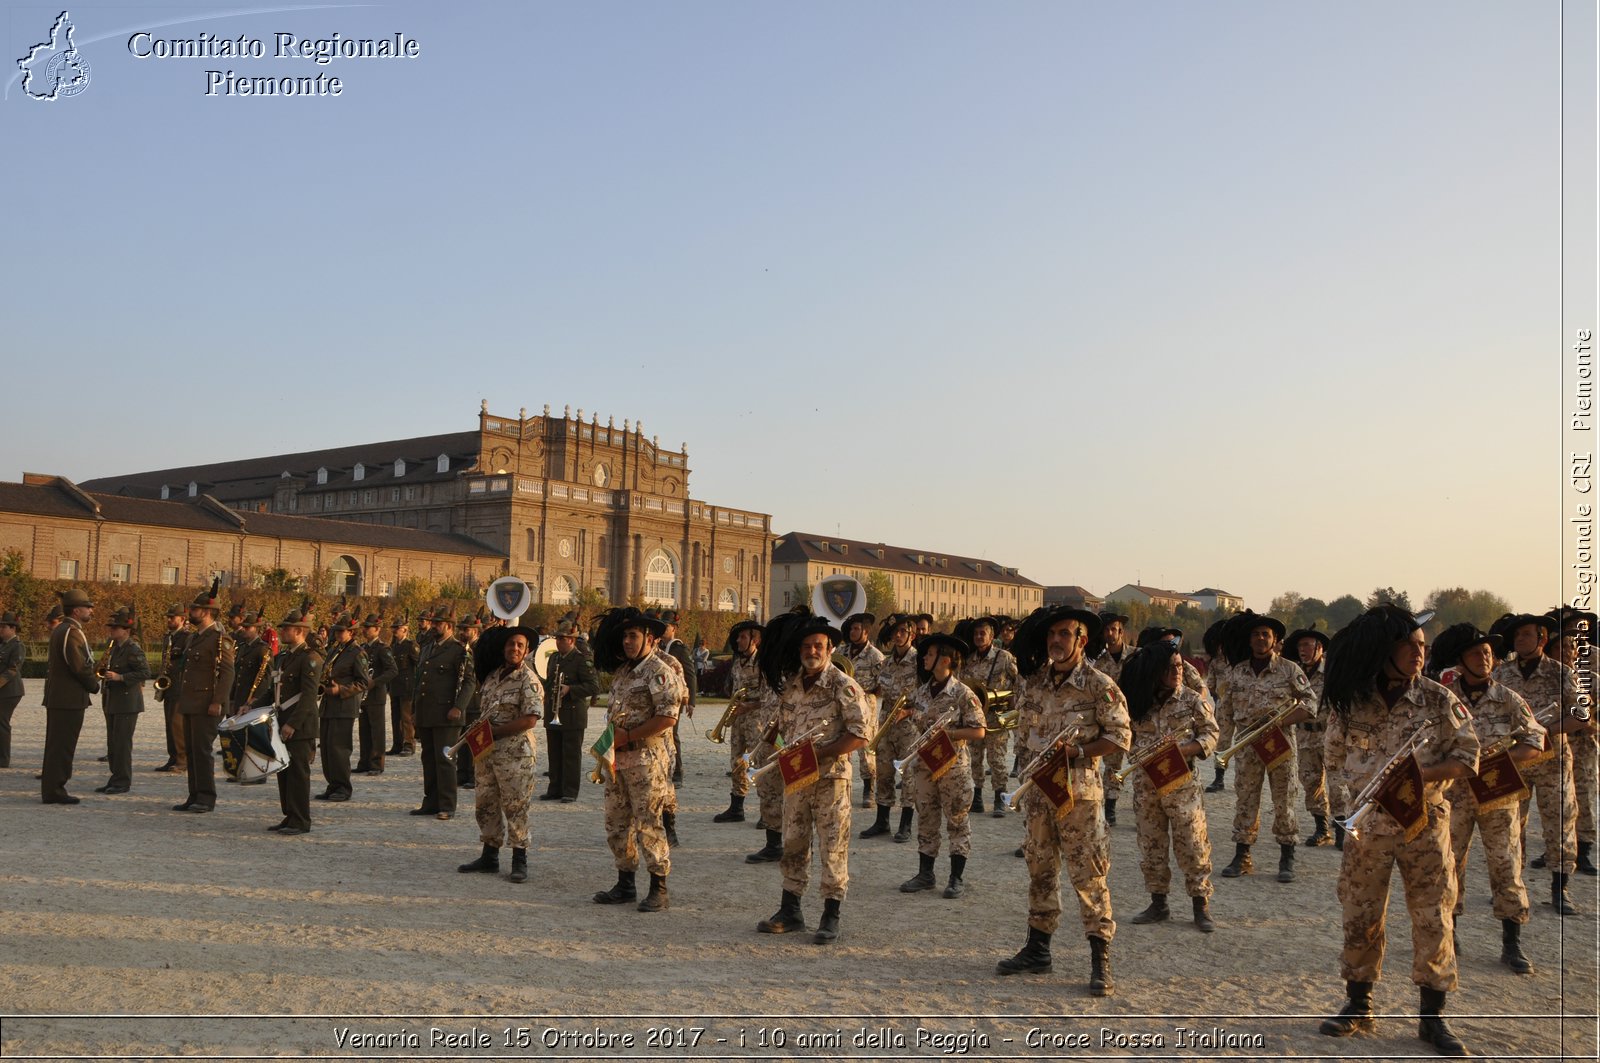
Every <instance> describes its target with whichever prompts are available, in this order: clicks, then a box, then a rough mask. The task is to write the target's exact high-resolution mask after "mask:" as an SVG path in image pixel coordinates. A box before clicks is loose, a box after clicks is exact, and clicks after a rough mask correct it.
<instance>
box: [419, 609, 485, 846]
mask: <svg viewBox="0 0 1600 1063" xmlns="http://www.w3.org/2000/svg"><path fill="white" fill-rule="evenodd" d="M454 633H455V620H454V618H452V617H451V616H450V614H449V612H448V611H440V612H438V613H436V614H435V615H434V618H433V637H432V638H431V639H430V640H429V641H428V643H427V644H426V645H425V646H423V647H422V659H421V660H420V661H419V662H418V664H417V693H416V697H415V699H414V700H413V701H412V710H413V711H414V712H415V713H416V718H417V745H418V747H419V749H420V752H419V753H418V756H420V757H421V758H422V805H421V807H420V808H414V809H412V810H411V815H413V816H433V817H434V818H436V819H449V818H450V817H451V816H453V815H455V812H456V766H455V765H454V764H452V763H450V759H449V758H448V757H446V756H445V755H444V751H445V750H446V749H449V748H450V747H451V746H453V745H455V744H456V741H457V740H458V739H459V738H460V737H461V720H462V717H463V716H465V715H466V709H467V706H468V705H469V704H471V702H472V696H473V694H474V693H475V692H476V691H477V689H478V683H477V679H476V677H475V676H474V675H473V671H472V655H471V654H470V653H468V652H467V647H466V645H465V644H464V643H462V642H461V641H460V640H459V639H455V638H452V637H451V636H452V635H453V634H454Z"/></svg>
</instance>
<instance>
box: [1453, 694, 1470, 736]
mask: <svg viewBox="0 0 1600 1063" xmlns="http://www.w3.org/2000/svg"><path fill="white" fill-rule="evenodd" d="M1471 719H1472V713H1470V712H1468V711H1467V707H1466V706H1465V705H1463V704H1462V703H1461V700H1460V699H1459V698H1454V697H1452V698H1451V699H1450V722H1451V723H1453V724H1455V725H1456V727H1458V728H1460V727H1465V726H1466V725H1467V721H1468V720H1471Z"/></svg>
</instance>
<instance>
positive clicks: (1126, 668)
mask: <svg viewBox="0 0 1600 1063" xmlns="http://www.w3.org/2000/svg"><path fill="white" fill-rule="evenodd" d="M1184 663H1185V662H1184V660H1183V654H1182V653H1180V652H1179V651H1178V647H1177V644H1176V643H1173V642H1171V641H1168V640H1166V639H1159V640H1157V641H1155V642H1152V643H1150V644H1149V645H1147V646H1145V647H1143V648H1141V649H1140V650H1139V651H1138V652H1137V653H1135V654H1134V655H1133V657H1132V658H1130V659H1128V660H1127V661H1124V662H1123V666H1122V668H1121V669H1120V670H1119V673H1118V683H1117V685H1118V686H1119V687H1120V688H1121V690H1122V693H1123V696H1124V697H1126V698H1127V699H1128V718H1129V720H1130V722H1131V723H1132V726H1133V742H1134V749H1135V750H1136V752H1135V753H1134V754H1131V755H1130V759H1133V760H1138V759H1139V758H1140V756H1141V755H1143V754H1147V753H1149V752H1152V751H1154V750H1156V749H1159V748H1161V747H1163V745H1165V744H1166V743H1168V742H1169V741H1170V742H1171V744H1172V745H1173V746H1174V747H1175V748H1176V750H1177V754H1178V756H1179V757H1180V758H1181V759H1182V761H1183V767H1184V769H1185V770H1183V771H1182V772H1178V771H1176V770H1175V768H1176V766H1174V765H1172V764H1170V762H1162V761H1159V760H1152V761H1151V766H1152V767H1153V768H1154V769H1155V770H1156V771H1158V772H1161V773H1162V774H1161V778H1162V779H1163V783H1162V785H1160V786H1157V784H1156V780H1155V779H1154V778H1152V776H1151V774H1150V772H1149V771H1146V770H1145V768H1144V767H1143V766H1137V767H1130V769H1129V770H1130V771H1131V773H1132V775H1133V807H1134V814H1135V816H1136V818H1137V821H1138V830H1139V869H1140V870H1141V871H1142V872H1143V873H1144V884H1145V889H1147V890H1149V891H1150V907H1148V908H1146V909H1145V910H1144V911H1142V912H1140V913H1139V914H1137V915H1135V916H1134V917H1133V922H1134V923H1137V924H1145V923H1161V922H1165V921H1166V920H1168V919H1170V918H1171V917H1172V913H1171V911H1170V909H1168V907H1167V893H1168V890H1169V887H1170V885H1171V883H1172V868H1171V867H1170V865H1169V864H1168V862H1167V849H1168V845H1169V839H1170V845H1171V849H1172V854H1173V856H1174V857H1176V858H1177V861H1178V867H1179V868H1181V869H1182V870H1183V884H1184V891H1185V892H1186V893H1187V894H1188V895H1189V901H1190V904H1191V905H1192V906H1193V908H1194V925H1195V926H1197V927H1199V928H1200V930H1201V931H1203V932H1204V933H1207V934H1209V933H1211V932H1212V931H1213V930H1214V929H1215V924H1214V923H1213V922H1212V920H1211V912H1210V897H1211V839H1210V837H1209V835H1208V834H1207V831H1206V816H1205V808H1204V807H1203V804H1202V801H1201V794H1200V782H1199V780H1198V779H1197V778H1195V774H1194V761H1195V759H1196V758H1197V757H1209V756H1210V755H1211V754H1212V753H1213V752H1214V751H1215V750H1216V748H1217V721H1216V717H1215V716H1214V715H1213V714H1212V711H1211V700H1210V698H1208V697H1206V695H1205V693H1204V691H1196V690H1195V689H1194V688H1192V687H1190V686H1187V685H1186V684H1185V683H1184V681H1183V666H1184Z"/></svg>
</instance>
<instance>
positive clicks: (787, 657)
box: [756, 605, 826, 690]
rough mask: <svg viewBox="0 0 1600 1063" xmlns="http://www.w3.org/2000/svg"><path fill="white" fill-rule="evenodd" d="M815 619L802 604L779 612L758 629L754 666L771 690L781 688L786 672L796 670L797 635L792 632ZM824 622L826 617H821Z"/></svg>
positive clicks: (788, 673) (798, 653) (798, 666)
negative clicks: (758, 635)
mask: <svg viewBox="0 0 1600 1063" xmlns="http://www.w3.org/2000/svg"><path fill="white" fill-rule="evenodd" d="M813 619H816V618H815V617H813V616H812V615H811V611H810V610H809V609H807V608H806V607H805V606H803V605H802V606H797V607H796V610H794V611H790V612H787V613H779V614H778V615H777V616H775V617H773V618H772V619H771V620H768V621H767V626H766V627H765V628H763V629H762V630H761V647H760V648H759V649H758V650H756V667H757V668H759V669H760V670H761V677H762V678H763V679H765V680H766V681H767V685H768V686H770V687H771V688H772V689H773V690H782V689H783V684H784V682H785V681H786V680H787V679H788V678H789V676H791V675H793V674H794V673H796V672H798V671H799V670H800V639H799V638H798V637H796V633H797V632H798V631H799V630H800V628H801V627H803V626H805V624H806V623H807V622H808V621H810V620H813ZM824 623H826V621H824Z"/></svg>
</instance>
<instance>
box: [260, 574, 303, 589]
mask: <svg viewBox="0 0 1600 1063" xmlns="http://www.w3.org/2000/svg"><path fill="white" fill-rule="evenodd" d="M252 576H253V577H254V578H253V579H252V580H251V582H252V583H253V584H254V585H255V586H257V587H259V588H261V589H262V590H264V591H297V590H299V589H300V577H298V576H296V575H295V574H294V573H292V572H290V571H289V570H288V569H286V568H268V569H258V570H256V571H255V572H253V573H252Z"/></svg>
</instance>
